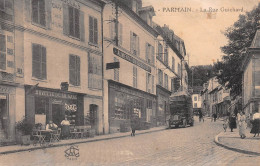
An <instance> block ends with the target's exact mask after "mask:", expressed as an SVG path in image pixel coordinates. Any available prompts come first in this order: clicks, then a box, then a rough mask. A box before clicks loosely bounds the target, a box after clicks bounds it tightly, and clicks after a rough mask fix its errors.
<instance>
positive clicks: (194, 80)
mask: <svg viewBox="0 0 260 166" xmlns="http://www.w3.org/2000/svg"><path fill="white" fill-rule="evenodd" d="M212 69H213V67H212V65H200V66H192V67H191V68H189V69H188V70H187V71H188V79H189V86H190V87H192V86H202V85H203V83H205V82H207V81H208V80H209V78H210V77H212V75H213V71H212Z"/></svg>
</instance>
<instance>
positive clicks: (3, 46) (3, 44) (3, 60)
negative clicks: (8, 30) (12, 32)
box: [0, 34, 6, 70]
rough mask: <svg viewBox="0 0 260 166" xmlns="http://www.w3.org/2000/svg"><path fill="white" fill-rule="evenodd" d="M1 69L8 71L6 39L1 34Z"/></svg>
mask: <svg viewBox="0 0 260 166" xmlns="http://www.w3.org/2000/svg"><path fill="white" fill-rule="evenodd" d="M0 69H2V70H5V69H6V37H5V35H2V34H0Z"/></svg>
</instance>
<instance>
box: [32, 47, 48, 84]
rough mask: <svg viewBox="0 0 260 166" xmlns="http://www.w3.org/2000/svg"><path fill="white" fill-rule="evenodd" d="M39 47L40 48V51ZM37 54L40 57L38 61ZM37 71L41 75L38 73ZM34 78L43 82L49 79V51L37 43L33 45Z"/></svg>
mask: <svg viewBox="0 0 260 166" xmlns="http://www.w3.org/2000/svg"><path fill="white" fill-rule="evenodd" d="M37 47H38V48H39V49H38V50H37ZM34 49H35V50H34ZM37 52H38V56H39V57H38V59H37V55H36V54H37ZM35 69H37V70H35ZM37 71H38V72H39V73H37ZM32 77H34V78H37V79H41V80H46V79H47V49H46V47H44V46H42V45H40V44H36V43H32Z"/></svg>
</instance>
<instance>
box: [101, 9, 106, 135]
mask: <svg viewBox="0 0 260 166" xmlns="http://www.w3.org/2000/svg"><path fill="white" fill-rule="evenodd" d="M104 6H105V4H103V6H102V9H101V38H102V39H101V40H102V47H101V48H102V58H101V64H102V65H101V66H102V69H101V70H102V128H103V134H105V122H104V105H105V104H104V43H103V42H104V30H103V12H104Z"/></svg>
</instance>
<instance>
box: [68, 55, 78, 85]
mask: <svg viewBox="0 0 260 166" xmlns="http://www.w3.org/2000/svg"><path fill="white" fill-rule="evenodd" d="M69 81H70V84H71V85H74V86H80V57H79V56H77V55H69Z"/></svg>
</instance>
